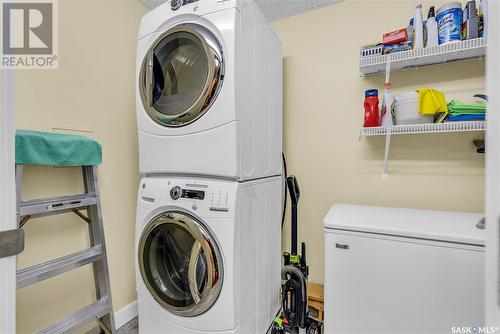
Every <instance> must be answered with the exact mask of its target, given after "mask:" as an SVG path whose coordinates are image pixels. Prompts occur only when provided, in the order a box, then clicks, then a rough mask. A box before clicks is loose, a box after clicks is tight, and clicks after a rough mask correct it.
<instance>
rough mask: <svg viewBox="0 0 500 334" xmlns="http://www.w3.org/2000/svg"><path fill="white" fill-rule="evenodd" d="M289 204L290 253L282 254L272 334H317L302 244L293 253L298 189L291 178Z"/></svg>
mask: <svg viewBox="0 0 500 334" xmlns="http://www.w3.org/2000/svg"><path fill="white" fill-rule="evenodd" d="M286 181H287V186H288V191H289V193H290V201H291V203H292V221H291V237H292V240H291V252H290V253H287V252H285V253H283V259H284V266H283V268H282V269H281V279H282V281H283V283H282V286H281V314H280V315H279V316H278V317H276V318H275V319H274V322H273V325H272V329H271V333H272V334H321V331H322V323H320V322H319V321H317V320H315V319H313V318H311V317H309V310H308V307H307V277H308V276H309V267H308V265H307V261H306V244H305V243H304V242H302V244H301V254H300V255H299V254H298V252H297V206H298V203H299V199H300V188H299V184H298V182H297V178H296V177H295V176H289V177H287V178H286Z"/></svg>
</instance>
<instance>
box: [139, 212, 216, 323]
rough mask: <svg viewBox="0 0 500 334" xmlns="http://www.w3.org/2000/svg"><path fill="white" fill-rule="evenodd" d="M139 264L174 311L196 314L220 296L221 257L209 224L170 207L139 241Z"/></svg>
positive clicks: (152, 289)
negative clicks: (170, 209) (171, 209)
mask: <svg viewBox="0 0 500 334" xmlns="http://www.w3.org/2000/svg"><path fill="white" fill-rule="evenodd" d="M139 268H140V271H141V275H142V279H143V280H144V283H145V284H146V287H147V288H148V290H149V291H150V292H151V294H152V295H153V297H154V298H155V299H156V301H157V302H158V303H160V304H161V305H162V306H163V307H164V308H165V309H167V310H168V311H170V312H171V313H173V314H176V315H179V316H184V317H194V316H197V315H200V314H202V313H204V312H205V311H207V310H208V309H210V307H212V305H213V304H214V303H215V302H216V300H217V298H218V297H219V294H220V291H221V288H222V280H223V269H222V257H221V254H220V250H219V247H218V246H217V243H216V241H215V239H214V238H213V236H212V235H211V233H210V231H209V230H208V229H207V228H206V226H205V225H204V224H203V223H202V222H201V221H200V220H199V219H197V218H195V217H194V216H191V215H190V214H188V213H185V212H180V211H169V212H165V213H162V214H160V215H158V216H156V217H155V218H153V219H152V220H151V221H150V222H149V223H148V225H147V226H146V228H145V230H144V232H143V234H142V236H141V239H140V241H139Z"/></svg>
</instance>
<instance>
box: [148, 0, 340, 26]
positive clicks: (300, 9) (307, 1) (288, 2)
mask: <svg viewBox="0 0 500 334" xmlns="http://www.w3.org/2000/svg"><path fill="white" fill-rule="evenodd" d="M139 1H140V2H142V3H143V4H144V5H145V6H146V7H149V8H154V7H156V6H158V5H160V4H162V3H163V2H165V1H167V0H139ZM340 1H342V0H255V2H257V4H258V5H259V7H260V9H261V10H262V12H263V13H264V15H265V16H266V18H267V19H268V20H269V21H270V22H273V21H277V20H281V19H284V18H286V17H289V16H294V15H298V14H302V13H305V12H307V11H309V10H313V9H317V8H321V7H325V6H329V5H332V4H334V3H336V2H340Z"/></svg>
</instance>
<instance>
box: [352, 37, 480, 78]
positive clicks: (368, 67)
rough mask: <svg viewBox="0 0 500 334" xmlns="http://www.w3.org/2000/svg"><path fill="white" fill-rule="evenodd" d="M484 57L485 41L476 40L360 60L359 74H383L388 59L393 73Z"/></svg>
mask: <svg viewBox="0 0 500 334" xmlns="http://www.w3.org/2000/svg"><path fill="white" fill-rule="evenodd" d="M485 56H486V39H485V38H476V39H469V40H466V41H461V42H457V43H451V44H443V45H438V46H432V47H428V48H423V49H416V50H409V51H403V52H397V53H393V54H389V55H380V56H373V57H367V58H361V59H360V62H359V72H360V74H361V76H369V75H375V74H382V73H385V69H386V64H387V60H388V59H389V60H390V62H391V72H393V71H402V70H409V69H417V68H420V67H426V66H432V65H439V64H447V63H453V62H459V61H465V60H472V59H481V58H484V57H485Z"/></svg>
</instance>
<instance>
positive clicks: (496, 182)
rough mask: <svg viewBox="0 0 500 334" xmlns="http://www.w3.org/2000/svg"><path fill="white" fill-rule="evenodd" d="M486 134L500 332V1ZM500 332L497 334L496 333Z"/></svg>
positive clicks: (489, 249) (493, 8) (494, 316)
mask: <svg viewBox="0 0 500 334" xmlns="http://www.w3.org/2000/svg"><path fill="white" fill-rule="evenodd" d="M488 15H489V17H488V54H487V65H486V66H487V67H486V69H487V72H486V80H487V84H486V86H487V88H488V97H489V103H488V115H487V119H488V126H487V131H486V148H487V155H486V229H487V231H488V233H487V239H486V275H485V276H486V325H487V326H491V327H498V328H500V257H499V252H500V244H499V243H500V240H499V232H500V231H499V226H500V115H499V111H500V96H499V94H498V92H499V91H500V61H499V59H500V1H498V0H494V1H488ZM497 332H500V330H498V329H497V330H496V331H495V333H497Z"/></svg>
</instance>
